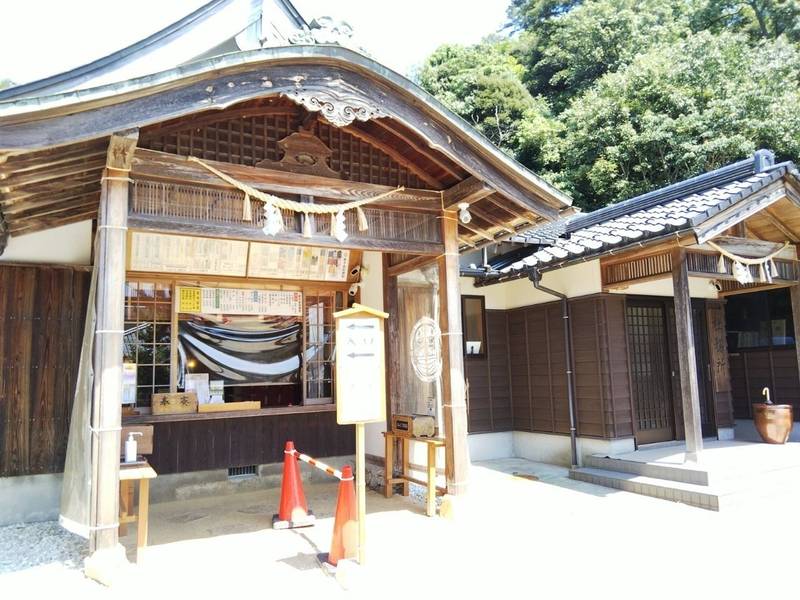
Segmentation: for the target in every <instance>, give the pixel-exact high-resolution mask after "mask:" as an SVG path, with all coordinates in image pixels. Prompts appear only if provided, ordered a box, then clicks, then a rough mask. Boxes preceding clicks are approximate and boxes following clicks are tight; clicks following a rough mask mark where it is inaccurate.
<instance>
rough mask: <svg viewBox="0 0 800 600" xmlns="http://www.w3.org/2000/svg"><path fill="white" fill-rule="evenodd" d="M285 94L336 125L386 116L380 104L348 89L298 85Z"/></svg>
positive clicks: (340, 125) (342, 125) (341, 125)
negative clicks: (314, 88)
mask: <svg viewBox="0 0 800 600" xmlns="http://www.w3.org/2000/svg"><path fill="white" fill-rule="evenodd" d="M284 95H285V96H286V97H287V98H289V99H290V100H292V101H293V102H296V103H297V104H300V105H301V106H304V107H305V108H306V110H309V111H312V112H318V113H320V114H321V115H322V116H323V117H324V118H325V120H326V121H328V123H330V124H331V125H334V126H336V127H345V126H347V125H350V124H351V123H352V122H353V121H355V120H358V121H369V120H370V119H379V118H381V117H385V116H386V113H385V112H384V111H383V110H382V109H381V108H380V107H379V106H377V105H375V104H372V103H370V102H367V101H366V100H364V99H363V98H361V97H359V96H356V95H355V94H352V93H349V92H347V91H334V90H332V89H316V90H310V89H306V88H303V87H297V88H295V89H294V90H291V91H288V92H285V93H284Z"/></svg>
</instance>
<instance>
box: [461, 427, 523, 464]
mask: <svg viewBox="0 0 800 600" xmlns="http://www.w3.org/2000/svg"><path fill="white" fill-rule="evenodd" d="M467 445H468V446H469V457H470V460H495V459H498V458H512V457H513V456H514V434H513V433H512V432H511V431H500V432H496V433H472V434H470V435H469V436H467Z"/></svg>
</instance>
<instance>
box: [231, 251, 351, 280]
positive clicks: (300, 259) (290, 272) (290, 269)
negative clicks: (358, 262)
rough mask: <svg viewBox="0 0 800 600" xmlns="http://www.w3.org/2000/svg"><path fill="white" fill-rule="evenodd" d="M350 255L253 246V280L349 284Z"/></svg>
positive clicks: (249, 269) (249, 265)
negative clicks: (308, 280) (305, 280)
mask: <svg viewBox="0 0 800 600" xmlns="http://www.w3.org/2000/svg"><path fill="white" fill-rule="evenodd" d="M349 263H350V251H349V250H342V249H339V248H312V247H310V246H288V245H286V244H261V243H258V242H251V243H250V256H249V258H248V263H247V275H248V276H249V277H262V278H267V279H311V280H314V281H347V275H348V265H349Z"/></svg>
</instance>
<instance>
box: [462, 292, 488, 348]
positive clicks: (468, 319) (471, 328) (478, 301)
mask: <svg viewBox="0 0 800 600" xmlns="http://www.w3.org/2000/svg"><path fill="white" fill-rule="evenodd" d="M461 320H462V322H463V327H464V354H466V355H467V356H471V357H480V356H485V355H486V320H485V315H484V299H483V296H462V297H461Z"/></svg>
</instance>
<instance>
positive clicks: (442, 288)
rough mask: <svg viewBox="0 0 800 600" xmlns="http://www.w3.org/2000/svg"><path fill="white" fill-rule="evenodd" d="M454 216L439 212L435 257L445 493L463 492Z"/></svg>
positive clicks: (463, 410) (465, 454)
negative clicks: (440, 249) (441, 251)
mask: <svg viewBox="0 0 800 600" xmlns="http://www.w3.org/2000/svg"><path fill="white" fill-rule="evenodd" d="M457 235H458V213H457V211H455V210H445V211H442V241H443V242H444V254H443V255H442V256H441V258H439V298H440V307H439V327H440V328H441V330H442V408H443V412H444V415H443V416H444V430H445V475H446V477H447V492H448V493H449V494H453V495H459V494H463V493H465V492H466V491H467V487H468V481H469V450H468V448H467V405H466V400H465V391H464V344H463V333H462V330H461V292H460V289H459V281H458V278H459V264H458V238H457Z"/></svg>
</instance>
